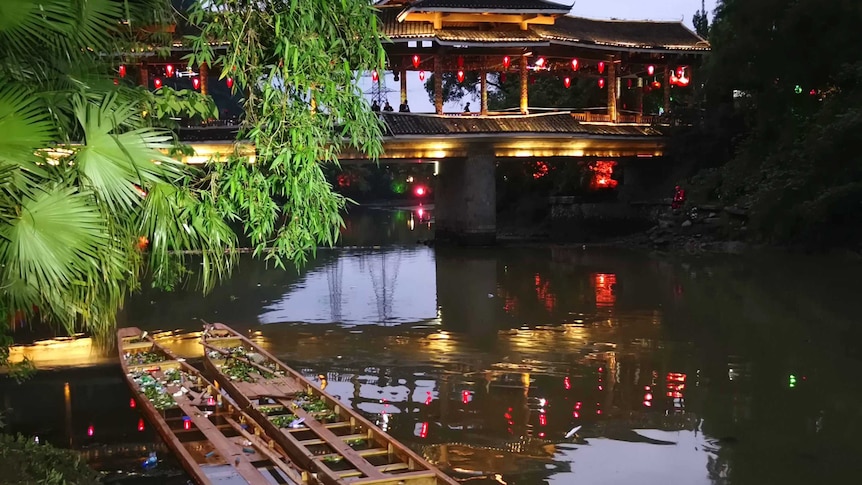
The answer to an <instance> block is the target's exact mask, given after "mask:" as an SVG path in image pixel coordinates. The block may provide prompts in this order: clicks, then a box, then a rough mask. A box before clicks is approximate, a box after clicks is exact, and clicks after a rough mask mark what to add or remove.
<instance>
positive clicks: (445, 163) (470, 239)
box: [434, 144, 497, 246]
mask: <svg viewBox="0 0 862 485" xmlns="http://www.w3.org/2000/svg"><path fill="white" fill-rule="evenodd" d="M495 169H496V160H495V156H494V151H493V148H492V147H491V146H490V145H487V144H476V145H471V146H469V147H468V149H467V157H466V158H448V159H445V160H440V167H439V173H438V174H437V188H436V194H435V197H434V213H435V214H434V218H435V220H436V223H435V225H436V229H435V238H436V239H437V240H440V241H445V242H454V243H457V244H463V245H468V246H484V245H490V244H494V243H495V242H496V239H497V190H496V189H497V187H496V179H495V177H494V171H495Z"/></svg>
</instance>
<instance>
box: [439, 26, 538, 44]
mask: <svg viewBox="0 0 862 485" xmlns="http://www.w3.org/2000/svg"><path fill="white" fill-rule="evenodd" d="M434 35H435V36H436V37H437V40H439V41H440V42H441V43H453V42H469V43H471V44H477V43H484V42H489V43H499V42H506V43H510V44H523V43H529V44H547V43H548V42H547V41H546V40H545V39H543V38H542V36H540V35H539V34H537V33H535V32H533V31H530V30H505V29H497V30H478V29H444V30H438V31H437V32H436V33H435V34H434Z"/></svg>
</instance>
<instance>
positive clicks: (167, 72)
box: [165, 64, 174, 77]
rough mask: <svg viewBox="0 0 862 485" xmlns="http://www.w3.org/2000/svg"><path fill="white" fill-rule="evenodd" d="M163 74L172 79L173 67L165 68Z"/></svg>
mask: <svg viewBox="0 0 862 485" xmlns="http://www.w3.org/2000/svg"><path fill="white" fill-rule="evenodd" d="M165 74H167V76H168V77H174V66H173V65H171V64H168V65H167V66H165Z"/></svg>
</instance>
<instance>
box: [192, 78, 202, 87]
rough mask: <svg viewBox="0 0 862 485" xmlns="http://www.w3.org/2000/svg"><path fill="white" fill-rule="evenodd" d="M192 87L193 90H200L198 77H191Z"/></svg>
mask: <svg viewBox="0 0 862 485" xmlns="http://www.w3.org/2000/svg"><path fill="white" fill-rule="evenodd" d="M192 87H193V88H195V89H198V88H200V87H201V78H199V77H193V78H192Z"/></svg>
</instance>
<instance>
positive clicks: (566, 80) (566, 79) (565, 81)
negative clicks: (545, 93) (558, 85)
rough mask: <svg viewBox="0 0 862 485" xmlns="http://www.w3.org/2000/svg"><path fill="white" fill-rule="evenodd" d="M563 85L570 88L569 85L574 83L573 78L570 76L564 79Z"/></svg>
mask: <svg viewBox="0 0 862 485" xmlns="http://www.w3.org/2000/svg"><path fill="white" fill-rule="evenodd" d="M563 85H564V86H565V87H566V89H569V86H571V85H572V79H571V78H568V77H567V78H565V79H563Z"/></svg>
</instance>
